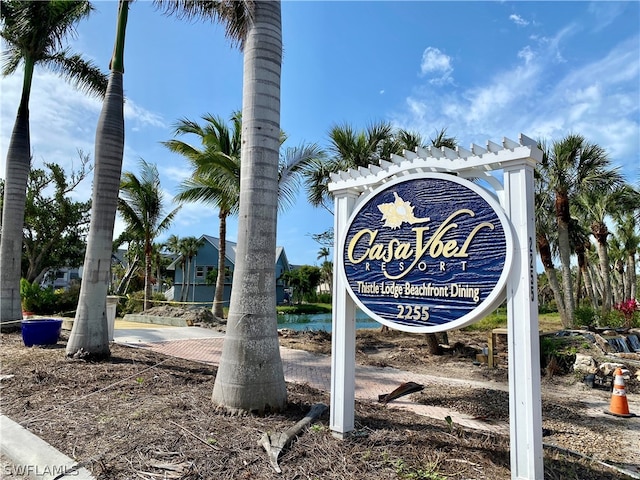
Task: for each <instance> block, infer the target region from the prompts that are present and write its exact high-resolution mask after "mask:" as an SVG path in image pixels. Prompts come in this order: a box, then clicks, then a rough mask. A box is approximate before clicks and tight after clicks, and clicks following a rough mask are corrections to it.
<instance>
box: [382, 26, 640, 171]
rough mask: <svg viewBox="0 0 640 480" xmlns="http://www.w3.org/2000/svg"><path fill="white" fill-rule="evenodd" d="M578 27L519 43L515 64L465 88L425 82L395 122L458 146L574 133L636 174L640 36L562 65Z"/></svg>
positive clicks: (639, 163) (639, 126) (638, 161)
mask: <svg viewBox="0 0 640 480" xmlns="http://www.w3.org/2000/svg"><path fill="white" fill-rule="evenodd" d="M576 31H577V30H576V28H575V27H573V26H569V27H566V28H564V29H562V30H560V31H559V32H558V34H557V35H555V37H553V38H551V39H546V41H544V42H541V43H537V44H536V45H535V46H530V47H525V48H523V49H521V50H520V51H519V52H518V54H517V58H518V61H517V62H515V63H514V65H513V66H512V67H511V68H506V69H503V70H501V71H499V72H498V71H495V70H494V73H493V75H492V76H491V77H490V78H486V79H484V80H481V81H479V82H478V81H476V83H475V84H473V85H472V86H470V87H468V88H466V89H459V88H455V87H452V88H450V89H449V90H448V91H447V92H442V91H441V90H440V89H435V88H434V87H432V86H430V85H428V84H424V85H422V86H420V87H419V88H417V89H416V90H415V91H414V93H413V94H412V95H410V96H409V97H408V98H407V99H406V105H405V111H404V112H402V113H399V114H396V115H395V117H394V118H393V122H394V124H396V125H398V126H400V127H403V128H407V129H415V130H418V131H421V132H431V131H433V130H434V129H438V128H447V131H448V132H449V133H450V134H452V135H454V136H456V137H457V138H458V140H459V142H460V145H461V146H467V145H468V144H470V143H471V142H475V143H478V144H483V143H484V141H485V140H487V139H492V140H496V139H500V138H502V137H503V136H506V137H509V138H517V135H518V134H519V133H524V134H525V135H527V136H529V137H531V138H546V139H548V140H552V139H557V138H561V137H562V136H564V135H566V134H568V133H570V132H577V133H580V134H582V135H584V136H585V137H586V138H587V139H588V140H589V141H591V142H594V143H597V144H599V145H601V146H602V147H604V148H605V149H606V151H607V152H608V154H609V156H610V158H611V160H612V163H613V164H614V165H621V166H623V167H624V168H623V171H625V172H627V174H628V175H630V176H632V177H631V178H636V179H637V176H638V173H639V166H640V159H639V156H638V145H640V115H639V112H640V102H639V101H638V100H639V98H640V91H639V90H640V89H639V82H638V79H639V78H640V55H638V53H639V51H640V39H639V38H638V37H637V36H636V37H633V38H630V39H628V40H626V41H624V42H621V43H620V44H619V45H617V46H616V47H615V48H613V49H611V51H610V52H609V53H608V54H607V55H605V56H603V57H600V58H594V59H593V60H592V61H591V62H588V63H583V64H580V65H575V66H573V68H571V69H569V70H566V66H565V69H561V70H559V69H558V68H557V63H556V62H557V60H558V58H561V54H560V51H561V48H562V46H563V42H564V41H567V40H568V39H569V38H570V37H571V36H572V34H573V33H575V32H576ZM559 72H562V73H561V74H560V73H559Z"/></svg>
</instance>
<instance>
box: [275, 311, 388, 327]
mask: <svg viewBox="0 0 640 480" xmlns="http://www.w3.org/2000/svg"><path fill="white" fill-rule="evenodd" d="M380 326H381V324H380V323H378V322H376V321H375V320H372V319H371V318H369V317H368V316H367V314H366V313H364V312H361V311H360V310H358V311H357V313H356V328H379V327H380ZM278 328H289V329H291V330H324V331H325V332H330V331H331V314H330V313H315V314H312V315H278Z"/></svg>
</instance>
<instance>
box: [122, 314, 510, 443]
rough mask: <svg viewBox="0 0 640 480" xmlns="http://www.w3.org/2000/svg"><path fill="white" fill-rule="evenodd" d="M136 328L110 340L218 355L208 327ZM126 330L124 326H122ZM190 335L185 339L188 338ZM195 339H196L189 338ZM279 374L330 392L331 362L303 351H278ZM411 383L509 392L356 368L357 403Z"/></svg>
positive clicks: (438, 412)
mask: <svg viewBox="0 0 640 480" xmlns="http://www.w3.org/2000/svg"><path fill="white" fill-rule="evenodd" d="M132 326H135V325H130V324H129V325H124V324H122V323H119V322H116V327H115V333H114V337H115V341H116V342H117V343H121V344H125V345H130V346H134V347H140V348H147V349H149V350H153V351H155V352H159V353H163V354H165V355H170V356H174V357H179V358H184V359H187V360H194V361H197V362H202V363H207V364H211V365H217V364H218V363H219V362H220V356H221V354H222V342H223V340H224V335H223V334H221V333H219V332H216V331H214V330H211V329H206V328H198V327H161V328H149V327H147V326H146V327H145V328H140V329H136V328H131V327H132ZM123 327H127V328H123ZM189 337H190V338H189ZM194 337H195V338H194ZM280 355H281V357H282V363H283V368H284V376H285V380H286V381H287V382H291V383H298V384H308V385H310V386H312V387H314V388H317V389H318V390H322V391H324V392H327V393H328V392H330V390H331V358H330V357H329V356H328V355H318V354H313V353H309V352H305V351H303V350H296V349H290V348H284V347H282V348H281V349H280ZM408 381H412V382H415V383H419V384H421V385H424V386H425V388H434V387H435V388H437V387H438V386H439V385H452V384H456V385H468V386H475V387H481V388H491V389H494V390H503V391H508V386H507V385H502V384H498V383H494V382H474V381H471V380H458V379H451V378H441V377H436V376H431V375H420V374H416V373H412V372H406V371H402V370H397V369H395V368H388V367H387V368H380V367H372V366H362V365H357V366H356V391H355V394H356V398H357V399H359V400H369V401H374V402H375V401H377V400H378V395H380V394H384V393H389V392H391V391H393V390H394V389H395V388H397V387H398V386H399V385H400V384H401V383H403V382H408ZM408 398H409V397H403V398H400V399H397V400H394V401H393V402H392V403H389V404H388V405H389V406H390V407H393V408H400V409H407V410H411V411H414V412H416V413H418V414H420V415H425V416H428V417H432V418H435V419H440V420H442V421H443V422H444V419H445V417H447V416H450V417H451V419H452V420H453V422H454V423H455V424H458V425H461V426H464V427H467V428H474V429H478V430H485V431H491V432H495V433H500V434H505V435H508V434H509V424H508V422H494V421H491V423H489V422H486V421H482V420H479V419H476V418H474V417H471V416H469V415H466V414H464V413H460V412H454V411H451V410H450V409H448V408H444V407H438V406H432V405H421V404H416V403H413V402H411V401H410V400H408Z"/></svg>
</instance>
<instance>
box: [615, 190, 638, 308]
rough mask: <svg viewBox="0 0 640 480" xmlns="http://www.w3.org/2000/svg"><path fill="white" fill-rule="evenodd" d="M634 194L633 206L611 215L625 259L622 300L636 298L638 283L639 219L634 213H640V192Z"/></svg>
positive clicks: (632, 195) (632, 196) (636, 191)
mask: <svg viewBox="0 0 640 480" xmlns="http://www.w3.org/2000/svg"><path fill="white" fill-rule="evenodd" d="M629 188H631V187H629ZM634 192H635V193H632V194H631V198H632V199H635V200H633V201H634V203H635V206H633V207H631V208H629V209H627V210H626V211H624V212H616V213H614V215H613V217H614V219H615V222H616V232H615V233H616V237H617V239H618V241H619V242H620V246H621V249H622V250H623V252H624V254H625V257H626V258H625V263H626V268H625V272H626V275H625V282H624V290H623V300H627V299H629V298H638V295H637V291H636V288H637V287H636V286H637V283H638V280H637V274H636V254H637V252H638V251H639V249H640V234H639V233H638V226H639V225H640V219H639V218H638V217H636V215H635V212H638V211H640V192H639V191H638V190H635V189H634Z"/></svg>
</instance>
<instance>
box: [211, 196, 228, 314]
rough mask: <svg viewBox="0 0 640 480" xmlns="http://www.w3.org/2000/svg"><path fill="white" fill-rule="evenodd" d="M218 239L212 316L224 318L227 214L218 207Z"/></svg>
mask: <svg viewBox="0 0 640 480" xmlns="http://www.w3.org/2000/svg"><path fill="white" fill-rule="evenodd" d="M218 218H219V219H220V230H219V235H220V239H219V241H218V247H219V248H218V275H217V277H216V293H215V295H214V296H213V316H214V317H217V318H224V278H225V273H226V268H225V265H226V262H227V260H226V259H227V240H226V239H227V214H226V212H224V211H223V209H220V214H219V215H218Z"/></svg>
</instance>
